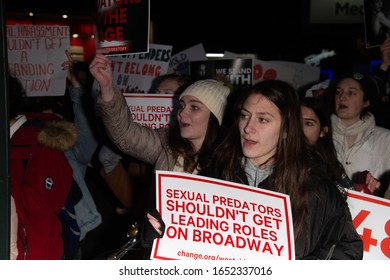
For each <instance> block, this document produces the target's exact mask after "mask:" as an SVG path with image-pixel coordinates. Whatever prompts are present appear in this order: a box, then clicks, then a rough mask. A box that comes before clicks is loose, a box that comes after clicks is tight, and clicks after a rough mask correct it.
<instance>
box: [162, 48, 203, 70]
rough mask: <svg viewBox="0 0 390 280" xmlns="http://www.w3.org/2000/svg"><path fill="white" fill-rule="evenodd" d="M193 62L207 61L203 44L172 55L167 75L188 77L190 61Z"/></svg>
mask: <svg viewBox="0 0 390 280" xmlns="http://www.w3.org/2000/svg"><path fill="white" fill-rule="evenodd" d="M194 60H207V57H206V52H205V50H204V47H203V44H197V45H195V46H193V47H191V48H188V49H186V50H184V51H181V52H179V53H177V54H175V55H172V57H171V61H170V62H169V69H168V73H175V74H178V75H190V61H194Z"/></svg>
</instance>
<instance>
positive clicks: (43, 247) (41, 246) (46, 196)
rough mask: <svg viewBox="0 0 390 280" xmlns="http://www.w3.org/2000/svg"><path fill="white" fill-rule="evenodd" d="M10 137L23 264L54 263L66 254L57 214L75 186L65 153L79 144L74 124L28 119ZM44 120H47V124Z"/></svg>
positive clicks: (29, 116)
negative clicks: (25, 262) (33, 261)
mask: <svg viewBox="0 0 390 280" xmlns="http://www.w3.org/2000/svg"><path fill="white" fill-rule="evenodd" d="M26 116H27V119H28V120H27V122H26V123H24V124H23V125H22V126H21V127H20V128H19V129H18V130H17V131H16V132H15V134H14V135H13V137H12V138H11V140H10V141H11V194H12V195H13V197H14V199H15V204H16V212H17V214H18V220H19V225H18V250H19V254H18V259H30V260H33V259H34V260H55V259H61V258H62V255H63V241H62V237H61V232H62V226H61V222H60V220H59V219H58V217H57V214H58V213H59V212H60V210H61V209H62V207H63V205H64V203H65V200H66V198H67V196H68V193H69V190H70V187H71V184H72V168H71V166H70V165H69V163H68V160H67V158H66V156H65V154H64V152H63V151H64V150H66V149H68V148H70V147H71V146H72V145H74V143H75V141H76V139H77V131H76V128H75V126H74V125H73V124H72V123H69V122H66V121H62V120H55V121H47V120H48V118H49V119H50V118H53V115H50V114H40V113H39V114H26ZM42 120H44V121H42Z"/></svg>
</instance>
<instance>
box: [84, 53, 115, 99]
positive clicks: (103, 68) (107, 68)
mask: <svg viewBox="0 0 390 280" xmlns="http://www.w3.org/2000/svg"><path fill="white" fill-rule="evenodd" d="M111 65H112V60H111V59H109V58H108V57H106V56H105V55H104V54H103V52H102V51H99V50H97V51H96V55H95V57H94V59H93V60H92V62H91V64H90V65H89V71H90V72H91V74H92V76H93V77H94V78H95V79H96V81H97V82H98V83H99V86H100V91H101V92H100V94H101V97H102V99H103V101H106V102H108V101H111V99H112V98H113V96H114V86H113V84H112V67H111Z"/></svg>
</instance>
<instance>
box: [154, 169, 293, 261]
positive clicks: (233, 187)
mask: <svg viewBox="0 0 390 280" xmlns="http://www.w3.org/2000/svg"><path fill="white" fill-rule="evenodd" d="M156 183H157V210H158V211H159V213H160V214H161V216H162V219H163V220H164V222H165V224H166V229H165V235H164V237H163V238H161V239H157V240H155V242H154V245H153V249H152V254H151V258H152V259H170V260H178V259H183V260H185V259H187V260H194V259H195V260H196V259H199V260H254V259H267V260H276V259H282V260H292V259H294V258H295V247H294V234H293V224H292V215H291V205H290V199H289V196H287V195H284V194H281V193H277V192H271V191H267V190H264V189H258V188H253V187H249V186H246V185H241V184H236V183H232V182H228V181H223V180H217V179H212V178H208V177H203V176H197V175H191V174H186V173H178V172H168V171H157V172H156Z"/></svg>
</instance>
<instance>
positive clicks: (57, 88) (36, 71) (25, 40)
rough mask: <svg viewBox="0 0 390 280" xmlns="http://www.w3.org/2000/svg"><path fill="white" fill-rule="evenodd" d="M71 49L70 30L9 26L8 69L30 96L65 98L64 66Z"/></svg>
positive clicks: (63, 28) (37, 26)
mask: <svg viewBox="0 0 390 280" xmlns="http://www.w3.org/2000/svg"><path fill="white" fill-rule="evenodd" d="M69 46H70V37H69V26H50V25H8V26H7V51H8V67H9V70H10V73H11V75H13V76H15V77H17V78H18V79H19V80H20V81H21V83H22V85H23V87H24V89H25V91H26V94H27V95H28V96H61V95H64V94H65V85H66V74H67V73H66V71H63V70H62V67H61V64H62V63H63V62H64V61H66V60H67V57H66V54H65V50H67V49H69Z"/></svg>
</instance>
